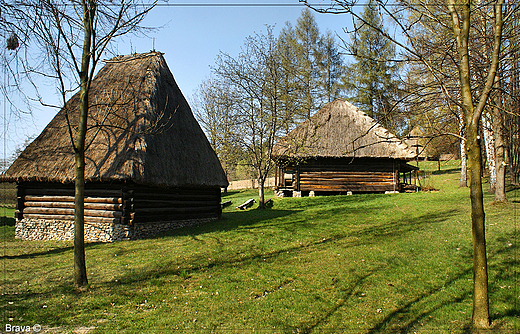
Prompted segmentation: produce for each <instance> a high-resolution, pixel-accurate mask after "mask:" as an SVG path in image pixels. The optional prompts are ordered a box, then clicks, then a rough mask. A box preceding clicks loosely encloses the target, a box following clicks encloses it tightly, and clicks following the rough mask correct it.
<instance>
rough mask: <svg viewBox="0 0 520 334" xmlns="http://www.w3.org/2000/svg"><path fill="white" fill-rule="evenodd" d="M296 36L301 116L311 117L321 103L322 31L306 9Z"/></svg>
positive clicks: (297, 27) (300, 19)
mask: <svg viewBox="0 0 520 334" xmlns="http://www.w3.org/2000/svg"><path fill="white" fill-rule="evenodd" d="M294 31H295V37H296V60H297V62H298V73H297V78H298V82H299V86H300V88H299V89H300V92H301V99H302V109H301V112H300V114H301V116H302V117H303V118H309V117H310V116H311V114H312V112H314V111H315V110H316V109H317V108H318V107H319V104H318V103H317V101H318V100H319V85H320V84H319V81H320V79H319V68H318V64H317V63H318V62H317V58H319V56H318V53H319V49H318V44H319V41H320V31H319V29H318V24H317V23H316V20H315V19H314V15H313V14H312V13H311V11H310V10H309V9H304V10H303V11H302V14H301V16H300V17H299V18H298V20H297V22H296V27H295V29H294Z"/></svg>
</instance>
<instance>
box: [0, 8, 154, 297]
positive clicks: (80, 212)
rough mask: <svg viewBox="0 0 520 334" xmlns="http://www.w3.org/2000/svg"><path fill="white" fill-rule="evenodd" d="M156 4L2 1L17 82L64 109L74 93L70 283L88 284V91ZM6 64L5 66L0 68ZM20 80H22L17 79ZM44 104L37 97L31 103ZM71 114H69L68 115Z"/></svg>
mask: <svg viewBox="0 0 520 334" xmlns="http://www.w3.org/2000/svg"><path fill="white" fill-rule="evenodd" d="M155 3H156V2H148V1H139V0H128V1H126V0H120V1H117V2H114V1H98V0H77V1H43V0H29V1H23V2H22V1H2V5H1V10H2V21H0V31H1V33H0V35H1V36H6V35H9V36H14V37H13V38H16V39H17V42H18V46H17V47H16V48H15V47H14V46H15V45H16V43H13V41H10V42H9V41H8V45H7V48H8V49H15V51H16V53H15V54H13V56H12V57H16V58H17V64H20V66H21V68H22V69H21V70H19V71H16V70H15V69H13V68H11V69H10V71H9V72H10V73H11V74H12V75H13V76H14V77H16V78H17V80H21V79H27V80H28V82H30V83H32V84H33V85H34V87H35V88H36V91H38V90H37V88H38V87H37V85H36V84H35V81H34V78H35V76H41V77H44V78H46V79H51V80H53V82H55V83H56V85H57V91H58V92H59V94H60V96H61V102H60V103H59V104H58V105H55V106H54V107H57V108H62V107H64V106H65V104H66V102H67V99H68V97H69V96H70V95H71V93H76V92H79V96H80V103H79V111H74V112H77V113H78V114H79V116H78V117H71V115H67V124H68V129H69V131H68V132H69V136H70V142H71V145H72V148H73V150H74V153H75V206H74V212H75V214H74V216H75V219H74V284H75V285H76V286H77V287H79V288H83V287H85V286H86V285H87V284H88V280H87V273H86V265H85V246H84V190H85V151H86V143H85V136H86V131H87V117H88V114H89V99H88V96H89V89H90V85H91V82H92V79H93V78H94V74H95V73H96V68H97V65H98V63H99V61H100V60H101V59H102V57H104V55H105V54H106V52H107V50H108V48H109V46H110V44H111V42H112V41H114V40H115V39H116V38H117V37H119V36H122V35H125V34H129V33H134V32H136V31H139V24H140V23H141V22H142V20H143V18H144V17H145V15H146V14H147V13H148V12H149V11H150V10H151V9H152V8H153V7H154V6H155ZM4 65H8V64H4ZM20 75H23V77H21V76H20ZM36 99H37V100H39V101H40V102H41V103H42V104H46V103H45V102H44V100H43V98H42V97H41V96H37V98H36ZM71 112H73V111H71Z"/></svg>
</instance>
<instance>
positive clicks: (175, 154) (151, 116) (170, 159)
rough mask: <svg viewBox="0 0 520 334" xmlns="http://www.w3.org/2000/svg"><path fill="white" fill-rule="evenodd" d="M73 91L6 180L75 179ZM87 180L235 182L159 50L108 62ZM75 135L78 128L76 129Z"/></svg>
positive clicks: (93, 100) (93, 101)
mask: <svg viewBox="0 0 520 334" xmlns="http://www.w3.org/2000/svg"><path fill="white" fill-rule="evenodd" d="M78 104H79V93H77V94H75V95H74V96H72V98H71V99H70V100H69V101H68V102H67V103H66V105H65V107H64V108H63V109H61V110H60V111H59V112H58V114H57V115H56V116H55V117H54V119H53V120H52V121H51V122H50V123H49V124H48V125H47V127H46V128H45V129H44V130H43V132H42V133H41V134H40V135H39V136H38V137H37V138H36V139H35V140H34V141H33V142H32V143H31V144H30V145H29V146H28V147H27V148H26V149H25V151H23V153H22V154H21V155H20V157H19V158H18V159H16V160H15V162H14V163H13V164H12V165H11V167H10V168H9V169H8V170H7V171H6V172H5V173H4V174H3V175H1V176H0V180H3V181H18V182H19V181H42V182H61V183H67V182H73V180H74V152H73V149H72V145H71V139H70V138H71V137H70V135H69V130H68V126H67V117H68V118H69V119H70V120H71V124H75V123H76V119H77V117H78ZM89 105H90V108H89V113H90V114H89V118H88V128H89V129H88V131H87V136H86V143H87V144H90V145H89V147H88V149H87V151H86V167H85V180H86V181H87V182H89V181H90V182H93V181H133V182H136V183H141V184H147V185H157V186H173V187H175V186H190V187H193V186H198V187H206V186H220V187H224V186H227V185H228V181H227V178H226V176H225V174H224V171H223V170H222V167H221V165H220V162H219V160H218V158H217V156H216V154H215V152H214V151H213V149H212V148H211V146H210V144H209V142H208V140H207V138H206V136H205V135H204V133H203V131H202V129H201V128H200V126H199V124H198V123H197V121H196V120H195V118H194V117H193V114H192V112H191V109H190V107H189V105H188V103H187V102H186V99H185V98H184V96H183V95H182V92H181V91H180V89H179V87H178V86H177V84H176V82H175V80H174V78H173V75H172V74H171V72H170V70H169V68H168V66H167V65H166V62H165V60H164V58H163V56H162V53H159V52H150V53H145V54H134V55H130V56H119V57H115V58H113V59H111V60H108V61H106V65H105V66H104V67H103V68H102V69H101V70H100V71H99V73H98V74H97V76H96V77H95V78H94V80H93V81H92V85H91V88H90V93H89ZM72 131H73V132H75V130H72Z"/></svg>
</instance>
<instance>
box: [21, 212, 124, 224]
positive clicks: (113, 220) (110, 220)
mask: <svg viewBox="0 0 520 334" xmlns="http://www.w3.org/2000/svg"><path fill="white" fill-rule="evenodd" d="M23 217H24V218H27V219H44V220H66V221H73V220H74V216H73V215H45V214H32V213H28V214H24V215H23ZM85 222H88V223H93V222H98V223H116V224H120V223H121V218H108V217H88V216H85Z"/></svg>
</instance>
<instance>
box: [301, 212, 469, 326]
mask: <svg viewBox="0 0 520 334" xmlns="http://www.w3.org/2000/svg"><path fill="white" fill-rule="evenodd" d="M456 213H457V210H450V211H446V212H440V213H438V214H428V215H424V216H421V217H418V218H417V219H415V220H414V221H416V222H415V223H403V222H402V221H397V220H396V221H391V222H388V223H385V224H380V225H374V226H370V227H366V228H362V229H359V230H357V231H353V232H352V233H350V234H349V235H350V236H352V237H356V240H357V241H351V242H348V243H347V244H346V245H344V246H343V245H342V246H343V247H345V246H347V247H348V246H351V247H352V246H358V245H361V244H365V245H367V244H377V243H379V242H381V238H393V237H399V236H400V235H403V234H406V233H409V232H412V231H418V230H420V229H427V228H431V226H432V225H434V224H436V223H441V222H443V221H445V220H447V219H449V218H450V217H452V216H454V215H455V214H456ZM387 262H388V263H393V262H394V261H392V259H388V261H387ZM388 263H387V264H388ZM397 265H398V262H395V264H392V266H394V267H395V266H397ZM386 269H388V266H386V265H385V266H379V267H376V268H373V269H370V270H369V271H368V272H367V273H366V274H365V275H360V276H359V277H358V278H357V279H356V280H355V282H354V284H353V285H351V286H350V288H349V289H347V290H344V291H343V298H342V301H341V302H340V303H337V304H336V305H335V306H334V307H333V308H331V309H330V310H329V311H328V312H327V313H326V314H325V315H323V316H322V317H319V318H316V320H315V321H314V322H313V323H311V324H302V325H301V326H297V327H299V328H303V330H302V332H303V333H311V332H314V331H315V330H317V329H318V327H320V326H322V325H324V324H326V323H327V322H328V321H329V320H330V318H331V317H332V316H333V315H334V314H335V313H336V312H338V311H340V309H342V308H344V307H347V306H348V302H349V300H351V299H353V298H354V297H356V298H357V294H355V291H357V290H358V289H359V287H361V286H362V285H363V284H364V282H365V281H366V280H367V279H368V278H370V277H371V276H372V275H373V274H375V273H377V272H378V271H380V270H386ZM469 274H470V271H469V270H466V271H463V272H461V273H458V274H457V275H456V276H453V275H450V279H449V280H448V281H446V282H444V283H443V284H442V286H438V287H436V288H432V289H430V290H429V291H427V292H425V293H423V294H421V295H419V296H417V297H415V298H413V299H411V300H410V301H409V302H407V303H406V304H404V305H403V306H401V307H400V308H399V309H398V310H396V311H393V312H392V313H390V314H389V315H388V316H386V317H385V318H384V319H383V320H382V321H380V322H379V323H377V324H375V325H374V326H372V328H371V329H370V330H369V333H386V332H391V333H408V332H409V331H410V330H411V329H412V327H413V326H414V325H415V324H418V323H419V322H420V321H421V320H423V319H425V318H427V317H428V316H429V315H430V314H431V313H433V312H434V311H435V310H436V309H439V308H442V307H443V306H445V305H449V304H450V303H456V302H460V301H463V300H465V299H466V298H467V297H468V295H467V293H466V292H465V293H463V294H462V295H460V296H457V297H455V298H452V299H450V300H444V301H442V302H440V303H439V304H438V305H437V306H436V307H435V308H430V309H423V310H421V311H420V312H418V313H414V314H409V311H410V309H411V308H412V307H413V306H414V305H416V304H419V303H421V302H422V301H423V300H425V299H426V298H429V297H430V296H431V295H432V294H435V293H441V292H442V290H443V289H444V288H445V287H446V286H448V285H451V284H454V283H455V282H457V281H458V280H460V279H464V278H466V277H467V276H468V275H469ZM452 276H453V277H452ZM451 277H452V278H451ZM403 325H404V326H403Z"/></svg>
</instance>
